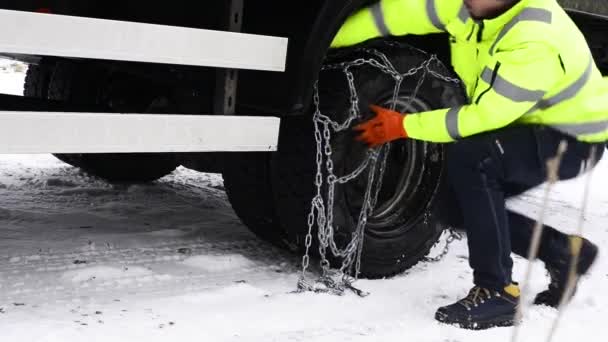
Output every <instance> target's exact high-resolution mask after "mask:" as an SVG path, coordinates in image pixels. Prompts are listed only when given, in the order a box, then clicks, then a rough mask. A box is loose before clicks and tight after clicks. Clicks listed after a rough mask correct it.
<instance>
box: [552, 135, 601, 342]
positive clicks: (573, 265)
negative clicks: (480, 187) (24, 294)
mask: <svg viewBox="0 0 608 342" xmlns="http://www.w3.org/2000/svg"><path fill="white" fill-rule="evenodd" d="M595 152H596V147H595V146H593V147H591V155H590V156H589V163H588V164H587V165H589V168H590V170H589V172H588V174H587V179H586V184H585V192H584V195H583V205H582V207H581V212H580V216H579V218H578V233H577V234H578V236H581V237H582V236H583V223H584V222H585V213H586V211H587V204H588V201H589V190H590V188H591V178H592V177H591V176H592V173H593V166H594V165H595V163H596V160H595V154H596V153H595ZM578 241H579V243H576V244H575V245H574V249H573V251H572V252H573V256H572V260H571V261H570V269H569V272H568V280H567V282H566V289H565V291H564V294H563V295H562V298H560V302H559V306H558V309H557V317H555V320H554V321H553V326H552V327H551V331H550V332H549V336H548V337H547V342H551V340H553V337H554V336H555V333H556V332H557V328H558V326H559V323H560V321H561V318H562V316H563V314H564V311H565V309H566V306H567V304H568V302H569V299H570V297H571V296H572V293H573V292H574V288H575V287H576V283H577V281H578V277H579V276H578V274H577V272H576V269H577V265H578V260H579V256H580V252H581V247H582V245H583V244H582V239H581V240H578Z"/></svg>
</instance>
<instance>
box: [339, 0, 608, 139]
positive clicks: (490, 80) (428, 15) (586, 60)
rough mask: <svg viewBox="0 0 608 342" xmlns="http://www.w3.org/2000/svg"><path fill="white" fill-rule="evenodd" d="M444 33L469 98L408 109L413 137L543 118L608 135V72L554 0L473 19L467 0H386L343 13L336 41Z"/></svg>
mask: <svg viewBox="0 0 608 342" xmlns="http://www.w3.org/2000/svg"><path fill="white" fill-rule="evenodd" d="M440 32H447V33H449V36H450V42H451V50H452V61H451V62H452V65H453V67H454V69H455V70H456V72H457V73H458V76H459V77H460V78H461V79H462V81H463V82H464V84H465V86H466V90H467V95H468V98H469V102H468V104H465V105H463V106H460V107H455V108H444V109H439V110H433V111H428V112H422V113H416V114H410V115H407V116H406V117H405V120H404V127H405V129H406V131H407V133H408V135H409V137H411V138H414V139H419V140H426V141H431V142H452V141H455V140H458V139H461V138H464V137H467V136H471V135H474V134H478V133H482V132H486V131H491V130H495V129H498V128H501V127H505V126H507V125H510V124H542V125H548V126H551V127H553V128H555V129H557V130H559V131H562V132H564V133H566V134H569V135H571V136H574V137H576V138H577V139H578V140H580V141H587V142H604V141H607V140H608V79H604V78H602V75H601V73H600V71H599V70H598V68H597V66H596V64H595V62H594V60H593V58H592V56H591V51H590V49H589V46H588V45H587V42H586V40H585V37H584V36H583V35H582V33H581V32H580V30H579V29H578V28H577V26H576V25H575V24H574V22H573V21H572V20H571V19H570V17H569V16H568V14H567V13H566V12H565V11H564V10H563V9H562V8H561V7H560V5H559V4H558V3H557V2H556V1H555V0H522V1H520V2H519V3H518V4H516V5H515V6H514V7H512V8H511V9H509V10H508V11H507V12H505V13H503V14H502V15H500V16H498V17H496V18H494V19H489V20H474V19H472V18H471V17H470V14H469V12H468V10H467V9H466V7H465V6H464V3H463V1H462V0H381V1H379V2H378V3H376V4H374V5H371V6H369V7H366V8H364V9H362V10H359V11H358V12H357V13H355V14H353V15H352V16H351V17H350V18H348V19H347V20H346V22H345V23H344V25H343V26H342V27H341V29H340V30H339V32H338V34H337V35H336V37H335V38H334V40H333V42H332V44H331V46H332V47H344V46H350V45H354V44H357V43H360V42H363V41H365V40H368V39H371V38H376V37H380V36H391V35H392V36H401V35H406V34H414V35H422V34H429V33H440Z"/></svg>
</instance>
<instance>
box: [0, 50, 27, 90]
mask: <svg viewBox="0 0 608 342" xmlns="http://www.w3.org/2000/svg"><path fill="white" fill-rule="evenodd" d="M25 70H27V67H26V66H25V65H24V64H23V63H19V62H15V61H11V60H8V59H3V58H0V94H11V95H22V94H23V82H24V80H25V73H24V71H25Z"/></svg>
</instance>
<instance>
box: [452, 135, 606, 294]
mask: <svg viewBox="0 0 608 342" xmlns="http://www.w3.org/2000/svg"><path fill="white" fill-rule="evenodd" d="M562 140H565V141H566V142H567V143H568V149H567V151H566V153H565V154H564V156H563V159H562V163H561V166H560V168H559V178H560V179H561V180H566V179H572V178H575V177H577V176H578V175H580V174H581V173H582V172H584V171H585V170H588V169H589V167H588V166H587V165H586V162H587V160H588V159H589V157H590V152H591V147H592V146H594V145H593V144H588V143H583V142H578V141H577V140H575V139H573V138H571V137H569V136H566V135H564V134H562V133H560V132H558V131H555V130H553V129H550V128H546V127H539V126H516V127H507V128H504V129H501V130H497V131H494V132H489V133H484V134H480V135H476V136H473V137H468V138H466V139H463V140H461V141H458V142H455V143H452V144H449V145H447V146H448V147H447V158H448V173H447V174H448V180H449V183H450V185H451V187H452V189H453V190H454V193H455V196H456V198H457V202H458V204H459V206H460V209H461V212H462V216H463V220H464V222H463V225H464V228H465V229H466V232H467V238H468V246H469V263H470V266H471V268H472V269H473V277H474V283H475V284H476V285H478V286H482V287H486V288H492V289H502V288H504V287H505V286H506V285H508V284H510V283H511V282H512V279H511V270H512V267H513V261H512V259H511V252H514V253H516V254H518V255H521V256H524V257H527V254H528V248H529V245H530V242H531V237H532V232H533V227H534V225H535V222H536V219H530V218H528V217H525V216H523V215H520V214H518V213H515V212H512V211H509V210H507V209H506V207H505V200H506V199H507V198H509V197H511V196H516V195H519V194H521V193H523V192H525V191H527V190H530V189H532V188H534V187H536V186H539V185H541V184H543V183H544V182H545V181H546V179H547V166H546V161H547V160H548V159H549V158H552V157H554V156H555V155H556V154H557V150H558V145H559V143H560V141H562ZM595 146H597V148H596V150H597V152H596V160H598V161H599V160H600V159H601V157H602V155H603V151H604V146H603V145H602V144H597V145H595ZM593 166H595V165H593ZM567 252H568V236H567V235H565V234H563V233H561V232H559V231H558V230H556V229H555V228H553V227H549V226H545V227H544V232H543V237H542V240H541V245H540V250H539V256H538V257H539V259H540V260H542V261H543V262H545V263H547V264H549V265H551V264H556V263H558V262H559V261H560V260H565V258H567Z"/></svg>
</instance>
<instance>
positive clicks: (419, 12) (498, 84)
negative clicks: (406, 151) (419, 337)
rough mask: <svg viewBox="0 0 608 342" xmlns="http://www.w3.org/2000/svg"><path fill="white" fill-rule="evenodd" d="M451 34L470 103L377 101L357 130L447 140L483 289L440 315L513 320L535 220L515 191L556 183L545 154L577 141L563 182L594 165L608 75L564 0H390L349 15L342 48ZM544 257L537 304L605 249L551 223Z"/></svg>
mask: <svg viewBox="0 0 608 342" xmlns="http://www.w3.org/2000/svg"><path fill="white" fill-rule="evenodd" d="M439 32H447V33H449V35H450V42H451V47H452V64H453V66H454V69H455V70H456V72H457V73H458V75H459V76H460V78H461V79H462V80H463V82H464V84H465V86H466V91H467V94H468V97H469V102H468V104H466V105H463V106H460V107H456V108H445V109H440V110H434V111H428V112H423V113H416V114H407V113H403V114H402V113H396V112H393V111H390V110H388V109H385V108H381V107H377V106H372V110H373V111H374V112H375V113H376V116H375V117H374V118H373V119H371V120H370V121H368V122H365V123H362V124H360V125H358V126H356V127H355V129H356V130H357V131H360V132H361V133H360V135H359V136H358V139H359V140H362V141H364V142H366V143H367V144H368V145H369V146H379V145H381V144H384V143H387V142H390V141H393V140H396V139H405V138H409V139H419V140H425V141H430V142H437V143H448V145H447V146H446V147H447V158H448V166H447V167H448V180H449V182H450V184H451V186H452V187H453V189H454V190H455V192H456V197H457V200H458V203H459V206H460V209H461V211H462V213H463V217H464V225H465V228H466V230H467V236H468V247H469V260H470V266H471V268H472V269H473V278H474V284H475V286H474V287H473V289H472V290H471V291H470V293H469V294H468V296H466V297H465V298H463V299H461V300H459V301H457V302H456V303H454V304H452V305H448V306H445V307H441V308H439V309H438V310H437V313H436V315H435V318H436V319H437V320H439V321H441V322H444V323H449V324H454V325H458V326H461V327H463V328H469V329H486V328H490V327H495V326H509V325H512V324H513V323H514V315H515V311H516V307H517V305H518V302H519V288H518V286H517V283H516V282H514V281H513V279H512V278H511V270H512V266H513V261H512V259H511V256H510V253H511V252H514V253H516V254H518V255H521V256H527V253H528V249H529V245H530V240H531V236H532V232H533V227H534V224H535V220H532V219H530V218H527V217H525V216H522V215H520V214H517V213H515V212H512V211H507V210H506V208H505V198H507V197H510V196H514V195H518V194H521V193H523V192H524V191H527V190H529V189H531V188H533V187H536V186H538V185H541V184H542V183H543V182H544V181H545V180H546V174H547V167H546V161H547V160H548V159H549V158H552V157H554V156H555V155H556V153H557V150H558V146H559V144H560V142H561V141H565V142H567V143H568V149H567V152H566V153H565V154H564V156H563V160H562V163H561V166H560V168H559V176H560V179H571V178H574V177H576V176H578V175H580V174H581V173H583V172H584V171H587V170H589V168H590V167H594V166H595V165H587V163H586V162H587V160H588V158H590V152H591V151H592V150H593V149H592V148H593V147H595V158H596V160H599V159H600V158H601V157H602V154H603V148H604V146H603V144H602V143H603V142H605V141H606V140H608V82H606V80H604V79H602V76H601V74H600V72H599V70H598V69H597V67H596V65H595V63H594V62H593V59H592V57H591V53H590V50H589V47H588V46H587V43H586V41H585V39H584V37H583V35H582V34H581V32H580V31H579V30H578V29H577V27H576V26H575V24H574V23H573V22H572V21H571V20H570V18H569V17H568V15H567V14H566V13H565V11H564V10H563V9H562V8H561V7H560V6H559V5H558V4H557V2H556V1H555V0H521V1H519V0H464V2H463V1H462V0H382V1H380V2H378V3H376V4H374V5H372V6H370V7H367V8H364V9H362V10H360V11H358V12H357V13H355V14H354V15H353V16H351V17H350V18H348V20H347V21H346V22H345V23H344V25H343V26H342V28H341V29H340V31H339V32H338V34H337V36H336V37H335V39H334V41H333V43H332V47H336V48H337V47H343V46H349V45H354V44H357V43H360V42H363V41H365V40H368V39H371V38H376V37H379V36H389V35H393V36H399V35H406V34H427V33H439ZM544 229H545V230H544V234H543V237H542V241H541V244H540V251H539V258H540V259H541V260H542V261H543V262H544V263H545V265H546V268H547V270H548V271H549V274H550V278H551V283H550V285H549V288H548V289H547V290H546V291H544V292H542V293H540V294H538V295H537V297H536V299H535V303H537V304H544V305H549V306H553V307H556V306H557V304H558V302H559V300H560V298H561V297H562V295H563V294H564V292H565V286H566V279H567V273H568V269H569V263H570V260H572V258H573V255H574V253H575V252H574V250H575V248H574V247H576V246H582V247H581V249H580V251H581V254H580V259H579V262H578V264H577V269H576V272H577V274H578V275H583V274H585V273H586V272H587V271H588V270H589V268H590V266H591V265H592V264H593V262H594V260H595V258H596V255H597V253H598V248H597V247H596V246H595V245H594V244H592V243H591V242H590V241H588V240H587V239H583V238H582V237H577V236H568V235H566V234H563V233H561V232H559V231H557V230H556V229H554V228H552V227H549V226H546V227H545V228H544Z"/></svg>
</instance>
